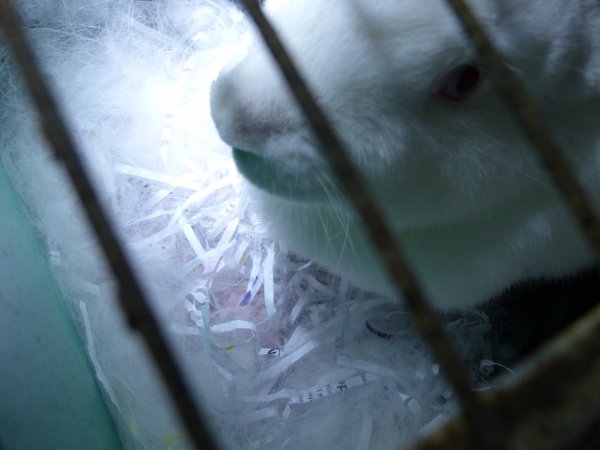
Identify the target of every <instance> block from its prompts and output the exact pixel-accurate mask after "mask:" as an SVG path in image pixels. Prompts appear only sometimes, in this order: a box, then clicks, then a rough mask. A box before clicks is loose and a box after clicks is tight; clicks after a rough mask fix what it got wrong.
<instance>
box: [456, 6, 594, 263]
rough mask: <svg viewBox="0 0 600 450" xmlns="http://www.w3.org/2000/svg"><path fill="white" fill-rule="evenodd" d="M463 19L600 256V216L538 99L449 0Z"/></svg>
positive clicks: (467, 15) (478, 27)
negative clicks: (566, 156)
mask: <svg viewBox="0 0 600 450" xmlns="http://www.w3.org/2000/svg"><path fill="white" fill-rule="evenodd" d="M446 2H447V3H448V5H449V6H450V8H451V10H452V11H453V12H454V14H455V15H456V17H457V19H458V20H459V21H460V24H461V25H462V27H463V29H464V32H465V34H466V35H467V36H468V37H469V38H470V39H471V41H472V43H473V45H474V46H475V49H476V50H477V52H478V53H479V58H480V61H481V64H482V66H483V67H484V68H485V69H487V70H488V71H489V72H490V73H494V74H496V81H497V85H498V89H499V91H500V93H501V94H502V95H503V96H504V99H505V100H506V102H507V103H508V104H509V106H511V107H512V108H513V110H514V112H515V117H516V119H517V120H518V122H519V123H520V125H521V128H522V130H523V132H524V133H525V135H526V136H527V137H528V138H529V139H530V141H531V143H532V144H533V148H534V149H535V151H536V152H537V154H538V157H539V159H540V161H541V162H542V164H543V166H544V168H545V169H546V171H547V172H548V174H549V175H550V176H551V178H552V179H553V181H554V185H555V187H556V188H557V189H558V191H559V192H560V194H561V195H562V196H563V199H564V201H565V203H566V205H567V207H568V208H569V209H570V210H571V213H572V214H573V217H575V218H576V219H577V221H578V223H579V226H580V228H581V230H582V232H583V234H584V236H585V237H586V238H587V240H588V242H589V244H590V247H591V248H592V249H593V251H594V252H595V254H596V255H597V256H598V257H600V217H599V216H598V213H597V212H596V211H595V210H594V207H593V203H592V202H591V200H590V199H589V197H588V195H587V194H586V192H585V190H584V189H583V187H582V186H581V184H580V183H579V181H578V179H577V177H576V175H575V173H574V171H573V169H572V168H571V166H570V164H569V161H568V160H567V159H566V158H565V157H564V154H565V153H564V152H563V151H561V149H560V148H559V147H558V145H557V144H556V142H555V141H554V139H553V138H552V133H551V131H550V127H549V126H548V124H547V123H546V121H545V119H544V117H543V115H542V114H541V112H540V110H539V109H538V108H537V107H536V105H535V101H534V100H533V99H532V98H531V96H530V95H529V94H528V93H527V91H526V89H525V87H524V86H523V83H521V81H519V79H518V78H517V77H516V76H515V74H514V73H513V72H512V71H511V70H510V69H509V67H508V66H507V65H506V63H505V62H504V58H503V57H502V55H501V54H500V53H499V52H498V50H497V49H496V48H495V47H494V45H493V44H492V41H491V40H490V38H489V36H488V35H487V34H486V32H485V30H484V29H483V27H482V26H481V25H480V24H479V22H478V21H477V19H476V17H475V15H474V14H473V12H472V11H471V8H470V7H468V6H467V4H466V2H465V1H464V0H446Z"/></svg>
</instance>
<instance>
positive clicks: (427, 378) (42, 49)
mask: <svg viewBox="0 0 600 450" xmlns="http://www.w3.org/2000/svg"><path fill="white" fill-rule="evenodd" d="M18 6H20V8H21V10H22V12H23V13H24V16H25V18H26V22H27V24H28V26H29V35H30V37H31V38H32V41H33V43H34V45H35V48H36V50H37V52H38V54H39V57H40V60H41V62H42V65H43V67H44V69H45V71H46V73H47V75H48V79H49V80H50V81H51V84H52V86H53V88H54V89H55V91H56V93H57V97H58V99H59V100H60V103H61V107H62V108H63V110H64V111H65V113H66V116H67V118H68V120H69V125H70V127H71V130H72V132H73V135H74V137H75V139H76V142H77V144H78V146H79V149H80V151H81V154H82V156H83V157H84V160H85V161H86V164H87V167H88V169H89V171H90V173H91V174H92V176H93V179H94V180H95V185H96V187H97V189H98V191H99V192H100V194H101V197H102V198H103V200H104V202H105V204H106V205H107V206H108V207H109V209H110V212H111V214H112V218H113V220H114V221H115V222H116V223H117V225H118V229H119V231H120V233H121V237H122V240H123V242H124V244H125V246H126V248H127V250H128V252H129V253H130V254H131V255H132V257H133V259H134V260H135V263H136V267H137V270H139V271H140V273H141V274H142V279H143V281H144V283H145V285H146V286H147V288H148V292H149V293H150V294H151V295H150V297H151V299H152V306H153V308H154V309H155V310H156V312H157V314H159V317H160V320H161V323H163V324H164V327H165V329H166V330H167V331H168V335H169V338H170V340H171V344H172V346H173V348H174V349H175V351H176V352H177V356H178V360H179V361H180V362H181V363H182V365H183V366H184V367H185V369H186V373H187V375H188V376H189V377H190V380H191V382H192V384H193V386H194V388H195V390H196V392H195V393H194V394H195V395H197V398H198V399H199V401H201V403H202V405H203V407H204V409H205V411H206V413H207V414H208V416H209V428H210V429H211V430H212V431H213V432H215V433H216V434H217V435H218V437H219V440H220V442H221V443H222V446H223V448H228V449H242V448H243V449H270V448H272V449H305V448H313V449H328V448H339V449H357V450H358V449H378V450H381V449H396V448H399V447H400V446H401V445H402V444H405V443H407V442H410V441H412V440H413V439H415V438H416V437H417V436H419V435H421V434H423V433H426V432H428V431H430V430H431V429H433V428H435V427H436V426H438V425H439V424H441V423H443V422H444V421H445V420H446V419H447V418H448V417H449V416H450V415H451V414H452V413H453V412H454V411H455V409H456V405H455V401H454V399H453V395H452V393H451V391H450V389H449V388H448V387H447V385H446V383H445V382H444V381H443V379H442V378H441V376H440V374H439V372H438V368H437V365H436V364H434V363H433V362H432V360H431V359H430V356H429V353H428V352H427V349H426V346H425V345H424V344H423V343H422V342H421V340H420V339H419V337H418V335H417V332H416V331H415V329H414V326H413V324H412V322H411V319H410V316H409V314H408V313H407V311H406V310H405V308H404V307H403V305H402V304H401V302H392V301H390V300H389V299H384V298H381V297H380V296H378V295H376V294H373V293H368V292H362V291H359V290H357V289H355V288H354V287H353V286H352V285H351V283H350V280H347V279H345V278H343V277H339V276H335V275H333V274H330V273H328V272H327V271H326V270H325V269H323V268H321V267H319V266H318V265H316V264H314V263H312V262H311V261H308V260H306V259H304V258H303V257H302V249H290V248H286V247H285V246H284V245H283V244H281V243H278V242H274V241H273V240H272V239H271V238H270V236H269V234H268V230H266V229H264V227H263V225H262V219H261V211H260V209H259V208H257V207H256V206H255V205H254V204H253V202H252V198H248V196H246V195H245V187H244V183H243V181H242V180H241V178H240V177H239V175H238V174H237V172H236V170H235V167H234V165H233V163H232V161H231V159H230V151H229V149H228V148H226V147H225V146H224V144H222V143H221V142H220V141H219V139H218V136H217V135H216V131H215V130H214V128H213V125H212V121H211V119H210V114H209V110H208V105H209V102H208V92H209V88H210V83H211V81H212V80H213V79H214V78H215V77H216V75H217V73H218V71H219V68H220V67H221V66H222V65H223V63H224V62H225V61H226V60H227V59H228V58H229V57H230V56H231V55H232V54H234V53H235V52H237V51H240V48H243V45H244V41H245V37H246V35H247V33H248V30H249V28H250V27H249V25H248V24H247V22H246V21H245V19H244V17H243V15H242V14H241V13H240V12H239V11H238V10H237V9H235V7H233V6H232V5H231V4H229V3H227V2H224V1H217V0H213V1H209V0H205V1H200V0H189V1H184V0H162V1H160V0H158V1H153V2H147V1H123V0H114V1H110V0H109V1H104V2H89V1H87V0H63V1H58V0H57V1H52V0H36V1H33V0H23V1H21V2H19V4H18ZM0 50H1V51H2V52H6V50H4V49H0ZM0 61H2V62H3V63H2V64H1V65H0V76H1V81H2V82H1V83H0V90H1V94H2V98H3V105H2V106H1V109H0V114H1V117H0V123H2V131H1V134H0V150H1V152H2V153H1V157H2V163H3V164H4V166H5V167H6V169H7V170H8V171H9V172H10V175H11V178H12V181H13V183H14V185H15V186H16V188H17V189H18V191H19V192H20V194H21V196H22V199H23V201H24V203H25V205H26V207H27V208H28V210H29V213H30V217H31V220H32V221H33V222H34V224H35V225H36V227H37V229H38V231H39V235H40V237H41V239H42V240H43V241H44V243H45V245H46V248H47V251H48V257H49V259H50V261H51V263H52V265H53V267H54V270H55V273H56V277H57V278H58V280H59V282H60V284H61V286H62V288H63V290H64V291H65V293H66V297H67V298H68V302H69V307H70V309H71V312H72V314H73V317H74V319H75V321H76V323H77V325H78V326H79V330H80V332H81V335H82V337H83V340H84V343H85V346H86V349H87V352H88V355H89V357H90V359H91V361H92V363H93V365H94V367H95V370H96V375H97V378H98V380H99V382H100V384H101V386H102V388H103V391H104V393H105V394H106V400H107V402H108V404H109V406H110V407H111V410H112V412H113V414H114V416H115V418H116V421H117V424H118V427H119V430H120V434H121V438H122V440H123V443H124V444H125V447H126V448H144V447H145V448H188V447H189V443H187V441H186V440H185V437H184V431H183V430H182V427H181V425H180V424H179V422H178V420H177V419H176V413H175V412H174V409H173V408H172V406H171V404H170V402H169V400H168V396H167V394H166V393H165V390H164V388H163V387H162V384H161V382H160V378H159V377H158V375H157V374H156V371H155V369H154V368H153V366H152V363H151V362H150V359H149V358H148V356H147V351H146V350H145V348H144V346H143V344H142V343H141V342H140V341H139V338H138V337H136V336H133V335H132V334H131V333H130V331H129V330H128V329H127V327H126V325H125V323H124V321H123V319H122V316H121V312H120V310H119V309H118V306H117V303H116V302H115V294H116V289H115V287H116V286H115V284H114V280H113V279H112V278H111V276H110V275H109V273H108V270H107V268H106V266H105V264H104V263H103V262H102V258H101V255H100V252H99V250H98V248H97V246H96V245H95V244H94V240H93V238H92V237H91V233H90V232H89V230H88V228H87V227H86V226H85V225H84V221H83V219H82V213H81V211H80V209H79V207H78V205H77V201H76V199H75V197H74V194H73V192H72V190H71V188H70V185H69V182H68V180H67V179H66V177H65V174H64V173H63V171H62V169H61V168H60V165H59V164H57V163H56V162H55V161H54V160H53V159H52V157H51V156H50V153H49V152H48V149H47V148H46V147H45V144H44V143H43V140H42V138H41V137H40V135H39V133H38V131H37V129H36V124H35V115H34V114H33V112H32V110H31V108H30V105H29V104H28V102H27V101H26V96H25V94H24V91H23V88H22V86H21V84H20V82H19V81H18V77H17V75H16V74H15V72H14V71H13V70H12V69H11V64H10V60H9V59H8V58H6V57H5V56H4V55H3V54H0ZM447 328H448V330H449V332H450V334H451V335H452V336H453V337H454V338H456V340H457V342H458V344H459V346H460V348H461V350H462V352H463V353H464V354H465V355H466V358H467V360H468V361H469V365H470V367H471V368H472V370H473V373H472V375H473V379H474V381H475V383H476V384H477V385H478V386H479V387H484V386H485V384H486V381H485V380H486V377H485V376H486V370H488V368H489V363H486V359H487V358H490V354H489V348H488V345H487V344H486V340H485V336H486V333H487V332H488V329H489V325H488V322H487V319H486V317H485V316H483V315H478V314H477V313H465V314H464V315H461V316H460V317H459V316H457V317H455V318H453V319H451V320H449V321H448V326H447ZM49 413H51V412H49Z"/></svg>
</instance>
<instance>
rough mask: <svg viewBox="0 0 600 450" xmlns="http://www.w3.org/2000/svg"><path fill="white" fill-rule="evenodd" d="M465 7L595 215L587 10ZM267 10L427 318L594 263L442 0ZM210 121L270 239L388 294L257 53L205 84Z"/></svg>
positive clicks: (583, 2)
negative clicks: (405, 267)
mask: <svg viewBox="0 0 600 450" xmlns="http://www.w3.org/2000/svg"><path fill="white" fill-rule="evenodd" d="M469 4H470V5H471V6H472V7H473V9H474V11H475V13H476V15H477V16H478V18H479V19H480V21H481V23H482V24H483V25H484V27H485V29H486V30H487V31H488V32H489V34H490V35H491V36H492V37H493V40H494V42H495V44H496V46H497V47H498V49H499V50H500V51H501V52H502V54H503V55H505V56H506V59H507V61H508V62H509V64H510V66H511V68H512V69H513V70H514V71H515V73H516V75H517V76H518V77H519V78H520V79H521V80H522V81H523V82H524V83H525V85H526V87H527V89H528V91H529V92H530V93H531V94H532V96H533V97H534V98H535V100H536V102H537V104H538V106H539V107H540V108H541V110H542V111H543V113H544V115H545V117H546V119H547V120H548V122H549V124H550V126H551V128H552V131H553V132H554V136H555V138H556V139H557V140H558V142H559V144H560V145H561V147H562V148H563V150H564V151H565V152H566V156H567V157H568V159H569V160H570V162H571V164H572V167H573V168H574V169H575V170H576V172H577V174H578V176H579V179H580V180H581V182H582V183H583V184H584V185H585V186H586V189H587V191H588V193H589V194H590V195H591V196H592V198H593V200H594V202H595V204H596V206H598V204H599V203H600V2H598V1H597V0H572V1H568V2H566V1H564V0H506V1H501V2H500V1H495V0H471V1H470V2H469ZM266 12H267V14H268V16H269V18H270V19H271V22H272V23H273V24H274V26H275V27H276V29H277V30H278V31H279V33H280V35H281V36H282V38H283V41H284V43H285V45H286V46H287V47H288V49H289V50H290V52H291V55H292V57H293V58H294V60H295V61H296V63H297V64H298V65H299V67H300V69H301V73H302V75H303V76H304V78H305V79H306V81H307V82H308V84H309V86H310V87H311V89H312V91H313V93H314V94H315V96H316V98H317V100H318V102H319V104H320V105H321V106H322V107H323V109H324V110H325V112H326V114H327V115H328V116H329V118H330V119H331V122H332V124H333V125H334V127H335V129H336V131H337V133H338V134H339V135H340V137H341V139H342V141H343V143H344V144H345V147H346V150H347V152H348V153H349V155H350V157H351V159H352V161H353V162H354V164H355V165H356V166H357V167H358V168H359V170H360V173H361V175H362V177H363V179H364V181H365V182H366V184H367V186H368V188H369V193H370V195H371V196H372V198H373V199H374V201H375V202H376V203H377V205H378V207H379V208H380V209H381V210H382V211H383V212H384V214H385V217H386V219H387V221H388V223H389V225H390V226H391V228H392V230H393V232H394V234H395V236H396V238H397V241H398V243H399V244H400V245H401V246H402V248H403V250H404V251H405V252H406V255H407V256H408V258H409V260H410V262H411V263H412V265H413V266H414V269H415V271H416V273H417V275H418V277H419V279H420V280H421V282H422V284H423V287H424V289H425V292H426V294H428V295H429V297H430V298H431V300H432V302H433V304H434V305H435V306H436V307H437V308H440V309H445V310H449V309H464V308H466V307H469V306H472V305H475V304H478V303H481V302H483V301H485V300H487V299H489V298H491V297H493V296H495V295H497V294H498V293H500V292H501V291H503V290H505V289H507V288H508V287H510V286H512V285H514V284H515V283H518V282H520V281H523V280H528V279H538V278H554V277H562V276H565V275H569V274H572V273H574V272H576V271H579V270H580V269H583V268H585V267H587V266H589V265H591V264H592V263H593V262H594V256H593V254H592V252H591V251H590V250H589V249H588V247H587V245H586V241H585V240H584V238H583V237H582V235H581V233H580V230H579V229H578V226H577V224H576V223H575V221H574V220H573V219H572V218H571V216H570V214H569V212H568V211H567V210H566V208H565V206H564V204H563V202H562V200H561V198H560V197H559V195H558V194H557V192H556V190H555V189H554V187H553V185H552V183H551V181H550V180H549V177H548V176H547V175H546V173H545V172H544V171H543V170H542V168H541V166H540V164H539V163H538V160H537V157H536V155H535V153H534V151H533V150H532V148H531V145H530V143H529V141H528V140H527V139H526V138H525V137H524V136H523V134H522V132H521V131H520V128H519V127H518V125H517V123H516V121H515V119H514V117H513V114H512V112H511V110H510V109H509V108H508V107H507V106H506V104H505V103H504V101H503V100H502V98H501V97H500V96H499V95H498V94H497V92H496V89H495V86H494V80H493V79H492V77H491V76H488V74H486V72H485V71H484V70H483V69H482V68H481V67H480V66H479V65H478V63H477V61H476V57H475V54H474V50H473V48H472V46H471V44H470V42H469V41H468V39H467V38H466V37H465V36H464V34H463V32H462V30H461V28H460V26H459V24H458V22H457V21H456V19H455V18H454V16H453V15H452V13H451V12H450V11H449V9H448V7H447V6H446V4H445V2H444V1H441V0H279V1H271V2H270V3H268V5H267V7H266ZM211 111H212V117H213V119H214V122H215V124H216V126H217V129H218V132H219V134H220V136H221V138H222V139H223V140H224V141H225V142H226V143H227V144H228V145H230V146H231V147H232V148H233V157H234V159H235V162H236V164H237V167H238V169H239V170H240V172H241V173H242V174H243V175H244V176H245V177H246V178H247V180H248V181H249V182H250V183H251V184H252V185H253V186H254V187H252V189H256V192H255V193H254V195H256V196H257V197H258V198H259V202H260V205H261V212H262V214H263V215H264V218H265V221H266V222H267V223H268V224H269V226H270V227H271V230H272V233H273V235H274V236H276V237H279V238H280V239H282V240H284V241H285V242H287V243H288V244H289V245H290V246H292V247H293V248H295V249H296V250H297V251H298V252H299V253H301V254H304V255H305V256H308V257H312V258H314V260H315V261H317V262H320V263H322V264H324V265H326V266H327V267H329V268H330V269H331V270H332V271H334V272H339V273H343V274H346V275H347V276H349V277H350V279H351V280H352V281H354V282H355V283H356V284H357V285H359V286H362V287H364V288H367V289H372V290H375V291H379V292H381V293H384V294H393V292H392V288H391V283H390V282H389V280H388V279H387V275H386V272H385V270H384V269H383V267H382V264H381V262H380V260H379V257H378V256H377V255H376V253H375V252H374V250H373V248H372V246H371V245H370V243H369V240H368V239H367V237H366V236H365V234H364V232H363V229H362V225H361V223H360V221H359V220H358V218H357V216H356V215H355V213H354V212H353V211H352V210H351V208H350V207H349V206H348V204H347V202H346V201H345V200H344V197H343V195H342V193H341V192H340V190H339V187H338V185H337V183H336V181H335V179H333V178H332V176H331V175H330V173H329V170H328V167H327V164H326V163H325V161H324V160H323V159H322V158H321V157H320V155H319V152H318V148H317V147H318V145H319V141H318V139H317V138H316V137H315V136H314V135H313V134H312V132H311V130H310V128H309V127H308V126H307V123H306V120H305V119H304V117H303V116H302V114H301V113H300V111H299V110H298V108H297V106H296V104H295V102H294V100H293V99H292V97H291V96H290V94H289V92H288V89H287V87H286V85H285V83H284V82H283V80H282V78H281V76H280V73H279V71H278V69H277V68H276V66H275V65H274V62H273V61H272V59H271V57H270V55H269V54H268V52H267V51H266V50H265V49H264V48H263V45H262V42H261V41H260V39H258V38H255V39H254V42H253V43H252V44H251V45H250V47H249V49H248V51H247V54H246V55H245V56H244V57H243V58H241V59H239V60H238V61H235V62H232V63H231V64H230V65H229V66H228V67H226V68H225V69H223V71H222V73H221V75H220V76H219V77H218V79H217V80H216V81H215V82H214V84H213V87H212V92H211Z"/></svg>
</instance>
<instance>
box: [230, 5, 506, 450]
mask: <svg viewBox="0 0 600 450" xmlns="http://www.w3.org/2000/svg"><path fill="white" fill-rule="evenodd" d="M240 3H243V4H244V6H245V8H246V10H247V11H248V13H249V15H250V17H251V18H252V19H253V21H254V23H255V24H256V26H257V28H258V30H259V31H260V34H261V35H262V37H263V39H264V41H265V43H266V45H267V47H268V49H269V51H270V52H271V53H272V55H273V56H274V58H275V60H276V61H277V64H278V65H279V68H280V70H281V72H282V74H283V76H284V77H285V79H286V81H287V83H288V86H289V88H290V90H291V91H292V93H293V95H294V97H295V98H296V100H297V102H298V105H299V106H300V108H301V109H302V110H303V112H304V114H305V116H306V118H307V120H308V122H309V124H310V126H311V127H312V129H313V131H314V133H315V135H316V136H317V138H318V139H319V140H320V142H321V146H320V150H321V152H322V155H323V156H324V157H325V159H326V160H327V161H328V163H329V165H330V167H331V170H332V171H333V173H334V175H335V176H336V178H337V180H338V182H339V183H340V185H341V186H342V188H343V190H344V191H345V194H346V196H347V198H348V200H349V201H350V202H351V204H352V205H353V206H354V208H355V209H356V211H357V212H358V214H359V215H360V217H361V219H362V221H363V223H364V224H365V227H366V230H367V233H368V235H369V237H370V238H371V240H372V242H373V243H374V245H375V247H376V248H377V250H378V252H379V254H380V255H381V257H382V259H383V262H384V263H385V266H386V268H387V271H388V274H389V276H390V278H391V280H392V281H393V283H394V285H395V287H396V289H397V290H398V292H401V293H403V294H404V298H406V300H407V303H408V305H409V308H410V310H411V312H412V314H413V317H414V320H415V322H416V324H417V326H418V328H419V329H420V331H421V333H422V335H423V336H424V337H425V339H426V340H427V342H428V343H429V345H430V347H431V349H432V351H433V353H434V355H435V357H436V359H437V360H438V362H439V364H440V367H441V369H442V371H443V373H444V374H445V376H446V377H447V378H448V380H449V381H450V383H451V385H452V387H453V388H454V390H455V392H456V395H457V397H458V399H459V402H460V404H461V406H462V409H463V411H464V414H465V415H466V416H467V417H469V423H470V425H472V429H471V431H472V434H473V436H474V439H475V440H476V441H477V442H479V444H480V446H479V448H480V449H483V448H489V449H492V448H494V449H497V448H502V447H501V445H498V443H497V441H495V440H494V439H490V437H493V436H496V435H497V434H498V432H497V431H495V425H494V421H493V418H492V417H490V416H488V415H487V413H486V410H485V408H482V405H481V402H480V400H479V399H478V397H477V395H476V394H475V393H474V392H473V390H472V387H471V384H470V381H469V378H468V375H467V371H466V369H465V367H464V365H463V363H462V361H461V359H460V358H459V357H458V354H457V352H456V351H455V349H454V348H453V347H452V345H451V344H450V342H449V340H448V339H447V338H446V337H445V335H444V331H443V328H442V326H441V324H440V321H439V320H438V318H437V316H436V315H435V313H434V312H433V310H432V309H431V307H430V306H429V303H428V301H427V299H426V298H425V295H424V293H423V289H422V288H421V286H420V284H419V282H418V280H417V277H416V276H415V274H414V272H413V270H412V269H411V267H410V265H409V264H408V262H407V260H406V258H405V256H404V255H403V253H402V251H401V249H400V247H399V243H397V242H396V241H395V239H394V237H393V235H392V233H391V231H390V229H389V227H388V226H387V224H386V223H385V221H384V219H383V215H382V214H381V213H380V211H379V210H378V209H377V207H376V205H375V202H373V201H372V200H371V199H370V197H369V195H368V194H367V189H366V187H365V185H364V183H363V182H362V179H361V177H360V175H359V173H358V171H357V170H356V168H355V167H354V166H353V165H352V163H351V161H350V160H349V158H348V157H347V156H346V153H345V151H344V149H343V146H342V144H341V141H340V139H339V137H338V135H337V134H336V132H335V131H334V130H333V128H332V127H331V125H330V123H329V121H328V119H327V118H326V117H325V115H324V113H323V112H322V110H321V108H320V107H319V106H318V104H317V102H316V100H315V98H314V96H313V95H312V93H311V92H310V90H309V89H308V86H307V85H306V83H305V82H304V80H303V79H302V77H301V76H300V74H299V71H298V69H297V67H296V65H295V64H294V62H293V61H292V60H291V58H290V57H289V54H288V52H287V51H286V49H285V48H284V46H283V44H282V42H281V40H280V38H279V37H278V35H277V33H276V32H275V30H274V29H273V27H272V26H271V25H270V23H269V22H268V20H267V19H266V17H265V15H264V13H263V12H262V10H261V8H260V6H259V5H258V3H257V2H255V1H254V0H240Z"/></svg>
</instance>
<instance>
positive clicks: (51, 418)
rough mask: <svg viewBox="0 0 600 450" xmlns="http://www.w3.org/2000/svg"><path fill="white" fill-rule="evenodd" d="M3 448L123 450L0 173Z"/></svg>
mask: <svg viewBox="0 0 600 450" xmlns="http://www.w3.org/2000/svg"><path fill="white" fill-rule="evenodd" d="M0 441H1V442H0V448H2V449H4V450H29V449H31V450H38V449H49V450H52V449H60V450H70V449H74V450H79V449H86V450H89V449H91V450H93V449H98V450H100V449H102V450H112V449H120V448H121V446H120V444H119V441H118V438H117V435H116V432H115V428H114V426H113V423H112V421H111V419H110V417H109V414H108V412H107V409H106V407H105V404H104V402H103V400H102V397H101V395H100V392H99V389H98V385H97V383H96V379H95V377H94V373H93V370H92V369H91V367H90V365H89V363H88V360H87V358H86V356H85V353H84V349H83V347H82V344H81V341H80V339H79V336H78V335H77V332H76V330H75V327H74V325H73V323H72V322H71V319H70V316H69V313H68V311H67V309H66V307H65V306H64V303H63V299H62V298H61V295H60V292H59V289H58V287H57V285H56V283H55V280H54V278H53V277H52V275H51V272H50V269H49V266H48V264H47V262H46V260H45V258H44V254H43V251H42V248H41V246H40V244H39V242H38V241H37V240H36V237H35V234H34V232H33V229H32V227H31V226H30V225H29V223H27V221H26V219H25V216H24V214H23V212H22V210H21V207H20V205H19V203H18V201H17V199H16V197H15V195H14V194H13V191H12V189H11V187H10V183H9V182H8V180H7V177H6V174H5V172H4V170H3V169H2V167H1V166H0Z"/></svg>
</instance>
